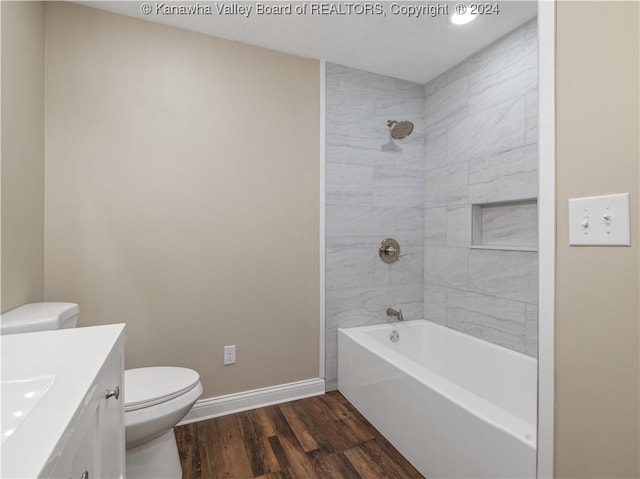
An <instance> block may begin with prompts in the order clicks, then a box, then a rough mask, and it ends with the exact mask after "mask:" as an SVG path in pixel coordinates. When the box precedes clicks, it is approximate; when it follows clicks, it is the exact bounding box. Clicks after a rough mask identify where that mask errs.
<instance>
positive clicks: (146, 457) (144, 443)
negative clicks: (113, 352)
mask: <svg viewBox="0 0 640 479" xmlns="http://www.w3.org/2000/svg"><path fill="white" fill-rule="evenodd" d="M124 383H125V389H124V398H125V404H124V423H125V436H126V442H127V452H126V454H127V477H128V478H134V479H143V478H144V479H161V478H167V479H180V478H181V477H182V468H181V466H180V457H179V456H178V447H177V445H176V440H175V436H174V434H173V426H175V425H176V424H177V423H178V422H179V421H180V420H181V419H182V418H184V416H185V415H186V414H187V412H189V410H190V409H191V407H192V406H193V404H194V403H195V402H196V400H197V399H198V398H199V397H200V395H201V394H202V385H201V384H200V376H199V375H198V373H197V372H195V371H194V370H192V369H187V368H176V367H150V368H139V369H128V370H126V371H125V372H124Z"/></svg>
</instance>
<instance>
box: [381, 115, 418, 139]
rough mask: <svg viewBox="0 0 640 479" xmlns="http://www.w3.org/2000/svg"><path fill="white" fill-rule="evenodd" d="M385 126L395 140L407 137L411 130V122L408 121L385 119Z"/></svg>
mask: <svg viewBox="0 0 640 479" xmlns="http://www.w3.org/2000/svg"><path fill="white" fill-rule="evenodd" d="M387 126H388V127H389V131H390V132H391V138H394V139H396V140H402V139H403V138H406V137H408V136H409V135H410V134H411V132H412V131H413V123H411V122H410V121H397V120H389V121H387Z"/></svg>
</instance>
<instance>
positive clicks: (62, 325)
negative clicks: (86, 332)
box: [0, 302, 80, 334]
mask: <svg viewBox="0 0 640 479" xmlns="http://www.w3.org/2000/svg"><path fill="white" fill-rule="evenodd" d="M79 312H80V308H79V307H78V305H77V304H75V303H57V302H56V303H53V302H49V303H29V304H23V305H22V306H19V307H17V308H15V309H12V310H11V311H7V312H6V313H3V314H2V315H0V334H17V333H32V332H35V331H50V330H54V329H66V328H75V327H76V324H77V321H78V313H79Z"/></svg>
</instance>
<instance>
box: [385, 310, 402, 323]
mask: <svg viewBox="0 0 640 479" xmlns="http://www.w3.org/2000/svg"><path fill="white" fill-rule="evenodd" d="M387 316H395V317H396V318H398V321H402V320H403V319H404V316H402V310H401V309H399V310H398V311H396V310H395V309H391V308H387Z"/></svg>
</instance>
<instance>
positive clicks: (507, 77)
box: [424, 20, 538, 356]
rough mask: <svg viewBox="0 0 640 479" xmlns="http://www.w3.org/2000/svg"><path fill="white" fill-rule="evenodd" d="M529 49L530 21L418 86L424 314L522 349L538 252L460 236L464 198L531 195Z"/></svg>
mask: <svg viewBox="0 0 640 479" xmlns="http://www.w3.org/2000/svg"><path fill="white" fill-rule="evenodd" d="M537 54H538V52H537V24H536V21H535V20H533V21H531V22H529V23H527V24H525V25H523V26H522V27H520V28H518V29H517V30H515V31H513V32H512V33H510V34H508V35H506V36H505V37H503V38H502V39H500V40H498V41H497V42H495V43H494V44H492V45H490V46H489V47H487V48H485V49H483V50H481V51H480V52H478V53H477V54H475V55H473V56H472V57H470V58H468V59H467V60H465V61H464V62H462V63H461V64H459V65H458V66H456V67H454V68H453V69H451V70H449V71H447V72H445V73H444V74H442V75H441V76H439V77H437V78H436V79H434V80H432V81H431V82H429V83H428V84H427V85H426V86H425V94H426V98H425V112H426V115H425V121H426V141H425V150H426V151H425V155H426V156H425V189H424V208H425V210H424V213H425V222H424V225H425V236H424V237H425V256H424V259H425V275H424V281H425V295H424V313H425V317H426V318H427V319H430V320H432V321H435V322H438V323H441V324H444V325H446V326H449V327H451V328H454V329H457V330H460V331H464V332H466V333H468V334H471V335H473V336H477V337H479V338H482V339H485V340H488V341H491V342H493V343H496V344H500V345H502V346H506V347H508V348H510V349H514V350H516V351H520V352H524V353H526V354H528V355H531V356H536V355H537V317H538V307H537V294H538V282H537V281H538V257H537V253H536V252H535V251H533V252H531V251H505V250H483V249H472V248H469V244H470V237H471V231H470V225H471V205H472V204H477V203H481V204H482V203H492V202H501V201H510V200H518V199H530V198H535V197H537V194H538V182H537V178H538V171H537V168H538V144H537V135H538V131H537V117H538V110H537V101H538V89H537V73H538V68H537ZM523 211H526V208H524V209H523ZM516 220H517V221H516V222H515V223H512V225H511V227H512V228H514V227H515V229H516V230H520V231H525V230H529V231H531V230H533V237H534V238H535V228H536V224H535V222H536V218H535V217H534V218H533V219H532V218H531V216H530V215H527V216H526V217H522V218H521V219H517V218H516ZM497 223H499V221H497ZM502 233H504V235H508V234H509V232H508V230H505V231H504V232H500V231H498V232H497V235H498V236H499V235H500V234H502ZM512 233H513V232H512ZM515 233H516V234H515V236H517V231H516V232H515Z"/></svg>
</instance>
